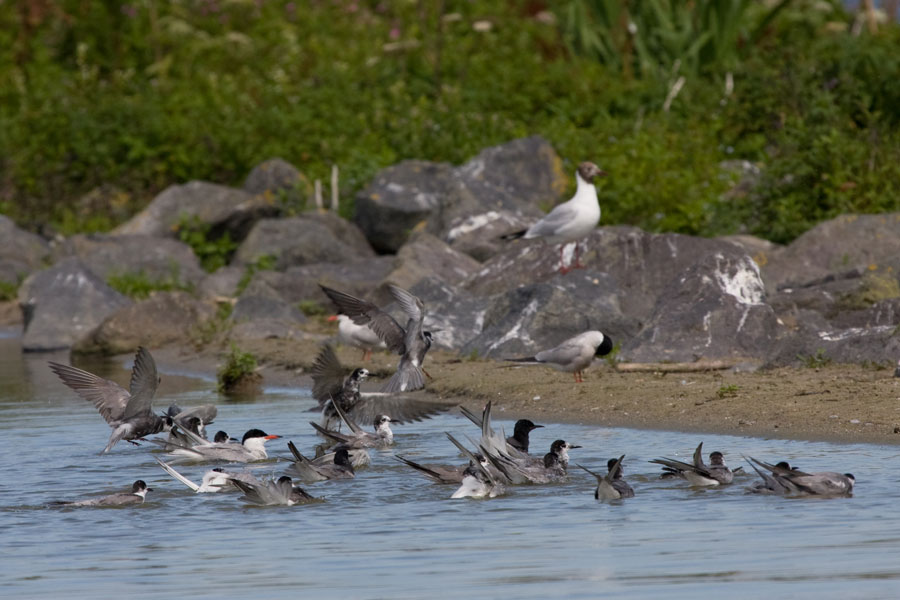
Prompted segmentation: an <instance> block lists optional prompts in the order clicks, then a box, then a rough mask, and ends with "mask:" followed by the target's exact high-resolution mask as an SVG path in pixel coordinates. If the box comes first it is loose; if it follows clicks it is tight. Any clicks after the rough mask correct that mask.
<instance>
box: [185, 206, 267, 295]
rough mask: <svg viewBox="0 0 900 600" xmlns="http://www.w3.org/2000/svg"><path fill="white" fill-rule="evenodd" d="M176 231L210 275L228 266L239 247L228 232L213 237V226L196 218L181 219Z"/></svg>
mask: <svg viewBox="0 0 900 600" xmlns="http://www.w3.org/2000/svg"><path fill="white" fill-rule="evenodd" d="M176 229H177V232H178V238H179V239H180V240H181V241H182V242H184V243H185V244H187V245H188V246H190V247H191V250H193V251H194V254H196V255H197V258H199V259H200V264H201V266H202V267H203V268H204V269H205V270H206V271H208V272H210V273H212V272H213V271H215V270H217V269H219V268H220V267H224V266H225V265H227V264H228V260H229V259H230V258H231V255H232V254H234V251H235V250H236V249H237V247H238V245H237V242H233V241H232V240H231V235H230V234H229V233H228V232H227V231H226V232H224V233H223V234H221V235H220V236H218V237H215V238H213V237H211V235H210V230H211V226H210V225H209V224H208V223H203V222H201V221H200V220H199V219H198V218H196V217H183V218H181V219H179V221H178V224H177V225H176ZM248 283H249V280H248ZM245 285H246V284H245Z"/></svg>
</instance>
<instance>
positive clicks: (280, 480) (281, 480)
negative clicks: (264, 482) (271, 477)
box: [278, 475, 293, 485]
mask: <svg viewBox="0 0 900 600" xmlns="http://www.w3.org/2000/svg"><path fill="white" fill-rule="evenodd" d="M278 483H286V484H288V485H291V484H292V483H293V482H292V481H291V478H290V477H288V476H287V475H282V476H281V477H279V478H278Z"/></svg>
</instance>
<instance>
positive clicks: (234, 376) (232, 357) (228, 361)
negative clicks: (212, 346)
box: [216, 343, 258, 392]
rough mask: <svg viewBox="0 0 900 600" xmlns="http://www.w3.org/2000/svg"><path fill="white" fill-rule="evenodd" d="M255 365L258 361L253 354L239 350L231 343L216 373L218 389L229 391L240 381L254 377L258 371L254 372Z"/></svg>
mask: <svg viewBox="0 0 900 600" xmlns="http://www.w3.org/2000/svg"><path fill="white" fill-rule="evenodd" d="M257 366H258V362H257V360H256V357H255V356H254V355H253V354H251V353H250V352H243V351H241V350H240V349H239V348H238V347H237V346H236V345H235V344H234V343H232V344H231V348H230V350H229V352H228V354H226V355H225V362H224V363H223V364H222V366H221V367H220V368H219V371H218V372H217V374H216V379H217V381H218V389H219V391H220V392H230V391H233V390H235V389H236V388H237V387H238V386H239V385H241V384H242V382H245V381H246V380H248V379H256V378H257V377H258V373H256V368H257ZM255 376H257V377H255Z"/></svg>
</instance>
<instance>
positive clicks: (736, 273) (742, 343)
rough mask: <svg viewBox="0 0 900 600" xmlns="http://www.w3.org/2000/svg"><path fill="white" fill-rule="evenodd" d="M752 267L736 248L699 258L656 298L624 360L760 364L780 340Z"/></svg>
mask: <svg viewBox="0 0 900 600" xmlns="http://www.w3.org/2000/svg"><path fill="white" fill-rule="evenodd" d="M778 333H779V331H778V324H777V320H776V317H775V312H774V311H773V310H772V307H771V306H769V305H768V304H767V303H766V298H765V289H764V286H763V282H762V279H761V277H760V275H759V268H758V267H757V265H756V263H755V262H753V260H752V259H751V258H750V257H749V256H747V255H746V254H745V253H743V252H741V251H739V250H738V249H737V248H729V249H723V250H722V251H716V252H714V253H712V254H710V255H707V256H704V257H702V258H701V259H700V260H698V261H697V262H695V263H694V264H693V265H691V266H690V267H688V268H687V269H686V270H684V271H683V272H682V273H680V274H679V275H678V276H677V277H675V278H674V279H673V280H671V281H670V282H669V285H668V286H667V287H666V289H665V290H663V292H662V293H661V294H659V296H658V300H657V304H656V307H655V309H654V314H653V316H652V317H651V319H650V321H649V322H648V323H647V324H646V325H645V326H644V328H643V330H642V331H641V332H640V333H639V334H638V335H637V336H635V337H633V338H631V339H629V340H627V341H626V342H625V343H624V344H623V346H622V355H623V357H624V358H625V359H627V360H633V361H638V362H660V361H674V362H691V361H694V360H698V359H701V358H705V359H739V358H747V359H759V360H764V359H765V358H766V357H767V356H768V355H769V354H770V353H771V352H772V351H773V346H774V344H775V342H776V339H777V337H778Z"/></svg>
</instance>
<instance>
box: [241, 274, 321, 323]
mask: <svg viewBox="0 0 900 600" xmlns="http://www.w3.org/2000/svg"><path fill="white" fill-rule="evenodd" d="M231 318H232V320H233V321H234V322H235V323H242V322H245V321H258V320H263V319H276V320H280V321H285V322H291V323H294V324H295V325H296V324H298V323H304V322H305V321H306V320H307V319H306V315H304V314H303V313H302V312H300V309H299V308H297V306H296V305H294V304H291V303H289V302H287V301H285V300H284V299H283V298H282V297H281V295H280V294H279V293H278V292H277V291H276V290H275V289H274V288H273V287H272V286H270V285H269V284H268V283H266V282H265V281H264V280H263V279H254V280H252V281H251V282H250V284H249V285H248V286H247V289H246V290H244V292H243V293H242V294H241V296H240V298H238V301H237V302H236V303H235V305H234V310H233V311H232V313H231Z"/></svg>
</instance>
